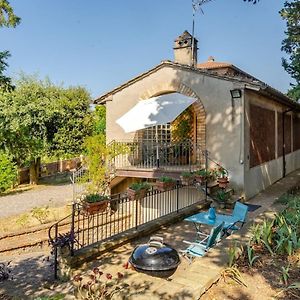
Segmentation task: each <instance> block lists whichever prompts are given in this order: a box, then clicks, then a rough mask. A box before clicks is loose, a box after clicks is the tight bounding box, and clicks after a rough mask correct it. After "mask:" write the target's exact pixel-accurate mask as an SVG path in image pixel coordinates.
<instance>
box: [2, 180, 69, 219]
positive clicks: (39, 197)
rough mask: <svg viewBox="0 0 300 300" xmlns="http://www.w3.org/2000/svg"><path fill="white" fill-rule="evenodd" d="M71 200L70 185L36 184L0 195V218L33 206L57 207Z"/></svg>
mask: <svg viewBox="0 0 300 300" xmlns="http://www.w3.org/2000/svg"><path fill="white" fill-rule="evenodd" d="M71 201H72V185H71V184H70V183H67V184H60V185H38V186H37V187H35V188H33V189H31V190H29V191H24V192H20V193H15V194H11V195H7V196H1V197H0V218H3V217H9V216H13V215H18V214H21V213H23V212H26V211H30V210H31V209H32V208H33V207H42V206H46V205H48V206H49V207H59V206H63V205H65V204H67V203H68V202H71Z"/></svg>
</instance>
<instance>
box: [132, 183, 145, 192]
mask: <svg viewBox="0 0 300 300" xmlns="http://www.w3.org/2000/svg"><path fill="white" fill-rule="evenodd" d="M129 188H130V189H132V190H135V191H140V190H149V189H150V184H149V183H147V182H135V183H133V184H131V185H130V186H129Z"/></svg>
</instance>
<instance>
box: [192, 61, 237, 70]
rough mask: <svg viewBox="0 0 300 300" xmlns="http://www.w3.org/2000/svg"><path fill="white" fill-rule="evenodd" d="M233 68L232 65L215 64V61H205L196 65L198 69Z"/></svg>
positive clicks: (224, 63)
mask: <svg viewBox="0 0 300 300" xmlns="http://www.w3.org/2000/svg"><path fill="white" fill-rule="evenodd" d="M226 67H227V68H228V67H233V64H231V63H227V62H217V61H206V62H203V63H200V64H197V68H198V69H219V68H226Z"/></svg>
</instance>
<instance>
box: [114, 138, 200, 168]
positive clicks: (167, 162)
mask: <svg viewBox="0 0 300 300" xmlns="http://www.w3.org/2000/svg"><path fill="white" fill-rule="evenodd" d="M110 145H111V147H115V149H126V150H125V151H123V152H121V154H118V153H117V151H118V150H116V155H115V156H114V158H113V159H112V162H111V165H112V166H113V167H114V169H115V170H117V169H130V168H140V169H164V170H171V171H176V170H178V171H183V170H186V171H193V170H194V168H195V167H196V166H199V165H201V164H202V165H203V163H204V156H203V153H202V152H201V150H200V147H199V146H198V145H197V144H195V143H193V142H192V141H190V140H186V141H184V142H180V143H179V142H155V141H136V142H123V141H122V142H119V141H114V142H112V143H111V144H110Z"/></svg>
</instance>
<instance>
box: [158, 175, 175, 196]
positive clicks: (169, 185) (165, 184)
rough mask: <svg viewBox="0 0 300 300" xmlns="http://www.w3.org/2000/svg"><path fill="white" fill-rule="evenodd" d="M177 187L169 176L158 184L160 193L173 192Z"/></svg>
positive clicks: (161, 178) (161, 179)
mask: <svg viewBox="0 0 300 300" xmlns="http://www.w3.org/2000/svg"><path fill="white" fill-rule="evenodd" d="M175 185H176V181H175V180H174V179H173V178H171V177H167V176H163V177H160V178H159V179H158V180H157V181H156V182H155V186H156V189H157V190H158V191H160V192H164V191H169V190H172V189H173V188H174V187H175Z"/></svg>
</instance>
